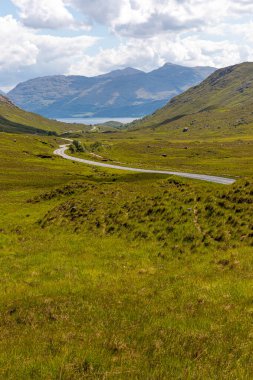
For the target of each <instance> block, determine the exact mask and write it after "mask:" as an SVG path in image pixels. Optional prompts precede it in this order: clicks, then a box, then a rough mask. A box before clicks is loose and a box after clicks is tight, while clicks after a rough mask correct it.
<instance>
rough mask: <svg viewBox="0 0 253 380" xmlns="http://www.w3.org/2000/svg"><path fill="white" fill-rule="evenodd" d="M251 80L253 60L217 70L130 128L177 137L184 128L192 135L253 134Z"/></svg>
mask: <svg viewBox="0 0 253 380" xmlns="http://www.w3.org/2000/svg"><path fill="white" fill-rule="evenodd" d="M252 79H253V63H252V62H246V63H242V64H239V65H235V66H231V67H227V68H224V69H220V70H217V71H215V72H214V73H213V74H211V75H210V76H209V77H208V78H207V79H205V80H204V81H203V82H201V83H200V84H199V85H198V86H195V87H191V88H190V89H189V90H187V91H185V92H184V93H183V94H181V95H179V96H177V97H175V98H173V99H172V100H171V101H170V102H169V103H168V104H167V105H166V106H164V107H163V108H161V109H159V110H157V111H156V112H155V113H154V114H152V115H149V116H147V117H145V118H144V119H142V120H138V121H136V122H133V123H132V124H130V126H129V129H137V130H138V129H141V130H143V129H144V130H145V129H146V133H150V131H152V130H153V131H154V130H155V131H160V132H169V134H170V136H175V137H176V138H178V139H180V136H181V138H184V137H183V135H184V134H185V133H183V129H184V128H185V127H187V128H188V129H189V130H188V132H186V133H188V134H190V135H191V137H192V138H195V136H198V138H206V137H213V138H221V137H222V138H224V137H231V136H241V137H244V136H247V135H248V134H252V129H253V114H252V95H253V85H252V83H253V82H252Z"/></svg>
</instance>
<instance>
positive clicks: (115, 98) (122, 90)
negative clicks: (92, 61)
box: [8, 63, 215, 118]
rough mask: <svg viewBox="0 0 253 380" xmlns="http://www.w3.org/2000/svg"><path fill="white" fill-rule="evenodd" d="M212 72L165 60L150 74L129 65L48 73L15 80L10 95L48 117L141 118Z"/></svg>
mask: <svg viewBox="0 0 253 380" xmlns="http://www.w3.org/2000/svg"><path fill="white" fill-rule="evenodd" d="M214 71H215V68H213V67H184V66H179V65H174V64H170V63H167V64H165V65H164V66H162V67H161V68H159V69H157V70H153V71H151V72H149V73H145V72H143V71H140V70H136V69H133V68H130V67H129V68H126V69H123V70H115V71H112V72H110V73H108V74H104V75H99V76H95V77H84V76H63V75H56V76H47V77H41V78H36V79H31V80H29V81H26V82H23V83H20V84H18V85H17V86H16V87H15V88H14V89H13V90H12V91H10V92H9V93H8V97H9V99H11V100H12V101H13V102H14V103H15V104H16V105H17V106H19V107H22V108H23V109H25V110H26V111H31V112H36V113H39V114H41V115H43V116H46V117H50V118H64V117H66V118H69V117H79V118H80V117H142V116H144V115H147V114H150V113H152V112H154V111H155V110H157V109H158V108H160V107H162V106H164V105H165V104H166V103H167V102H168V100H170V99H171V98H173V97H174V96H175V95H178V94H180V93H182V92H183V91H185V90H187V89H188V88H189V87H191V86H194V85H196V84H198V83H200V82H201V81H202V80H203V79H205V78H206V77H207V76H208V75H210V74H211V73H213V72H214Z"/></svg>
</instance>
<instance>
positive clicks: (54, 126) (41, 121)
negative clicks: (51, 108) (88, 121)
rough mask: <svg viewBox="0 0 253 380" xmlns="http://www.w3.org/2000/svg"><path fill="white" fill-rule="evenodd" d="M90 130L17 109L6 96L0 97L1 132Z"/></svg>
mask: <svg viewBox="0 0 253 380" xmlns="http://www.w3.org/2000/svg"><path fill="white" fill-rule="evenodd" d="M87 129H90V127H86V126H85V125H81V124H79V125H78V124H74V125H73V124H67V123H61V122H58V121H55V120H49V119H46V118H45V117H42V116H40V115H37V114H34V113H30V112H26V111H23V110H22V109H21V108H18V107H16V106H15V105H14V104H13V103H12V102H11V101H10V100H9V99H7V98H6V97H5V96H3V95H0V131H2V132H11V133H39V134H48V132H56V133H59V134H61V133H63V132H69V131H75V132H77V131H80V132H81V131H85V130H87Z"/></svg>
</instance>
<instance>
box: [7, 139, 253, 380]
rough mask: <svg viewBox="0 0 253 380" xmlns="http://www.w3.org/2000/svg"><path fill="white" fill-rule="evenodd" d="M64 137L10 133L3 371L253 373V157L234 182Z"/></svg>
mask: <svg viewBox="0 0 253 380" xmlns="http://www.w3.org/2000/svg"><path fill="white" fill-rule="evenodd" d="M97 138H98V139H100V137H99V136H98V137H97ZM101 138H102V137H101ZM117 138H118V137H117V136H115V139H117ZM92 139H94V138H93V137H92ZM93 142H94V140H93ZM58 144H59V141H58V140H57V138H54V137H38V136H24V135H15V136H14V135H10V134H9V135H8V134H0V163H1V171H0V186H1V189H0V191H1V203H0V213H1V218H0V279H1V280H0V292H1V299H0V347H1V349H0V378H3V379H15V380H16V379H26V380H27V379H71V380H72V379H78V380H79V379H86V378H89V379H182V378H185V379H199V380H200V379H201V380H202V379H227V380H230V379H250V378H252V376H253V367H252V358H251V356H252V349H253V347H252V313H253V311H252V285H253V284H252V267H253V255H252V253H253V247H252V197H253V186H252V172H251V174H250V169H249V168H248V167H247V165H246V164H245V165H242V169H241V176H242V177H243V178H242V179H241V180H239V181H237V182H236V183H235V185H233V186H229V187H226V186H221V185H215V184H207V183H202V182H198V181H190V180H187V179H179V178H173V177H165V176H157V177H155V178H154V177H152V176H151V175H146V174H128V173H122V172H115V171H114V172H112V171H110V170H101V169H98V168H92V167H88V166H85V165H83V164H79V163H72V162H70V161H67V160H62V159H60V158H58V157H54V156H52V151H53V150H54V149H55V147H56V146H57V145H58ZM87 145H89V142H88V141H87ZM100 153H101V152H100ZM86 154H87V153H86ZM247 154H248V156H249V157H250V154H249V153H247V151H246V152H245V155H247ZM42 157H46V158H42ZM136 157H137V155H136ZM230 161H231V162H233V157H232V153H231V156H230ZM241 162H243V161H241ZM245 162H246V159H245ZM147 164H148V162H147ZM213 165H214V166H215V164H213ZM235 167H236V165H235V163H232V164H231V167H230V170H229V173H230V174H231V175H233V174H235V173H234V172H233V170H234V169H233V168H235ZM214 171H215V169H214Z"/></svg>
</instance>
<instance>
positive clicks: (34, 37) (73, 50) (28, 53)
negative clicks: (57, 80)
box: [0, 16, 98, 88]
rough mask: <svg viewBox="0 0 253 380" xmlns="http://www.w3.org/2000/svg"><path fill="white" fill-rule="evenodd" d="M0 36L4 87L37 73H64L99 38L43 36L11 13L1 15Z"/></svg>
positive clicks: (0, 65) (0, 60) (0, 85)
mask: <svg viewBox="0 0 253 380" xmlns="http://www.w3.org/2000/svg"><path fill="white" fill-rule="evenodd" d="M0 35H1V39H0V50H1V55H0V78H1V83H0V87H1V88H2V87H3V86H8V85H12V84H14V83H15V81H20V80H23V79H28V78H31V77H34V76H38V75H40V76H41V75H49V74H61V73H64V72H66V71H67V70H68V68H69V66H70V65H71V64H72V62H73V61H76V60H79V59H81V58H82V57H83V55H84V54H85V52H86V50H87V48H89V47H90V46H92V45H94V44H95V43H97V41H98V39H97V38H96V37H92V36H78V37H56V36H51V35H41V34H39V33H36V32H34V30H32V29H30V28H27V27H25V26H24V25H22V24H21V23H20V22H18V21H17V20H15V19H14V18H13V17H12V16H5V17H0Z"/></svg>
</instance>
